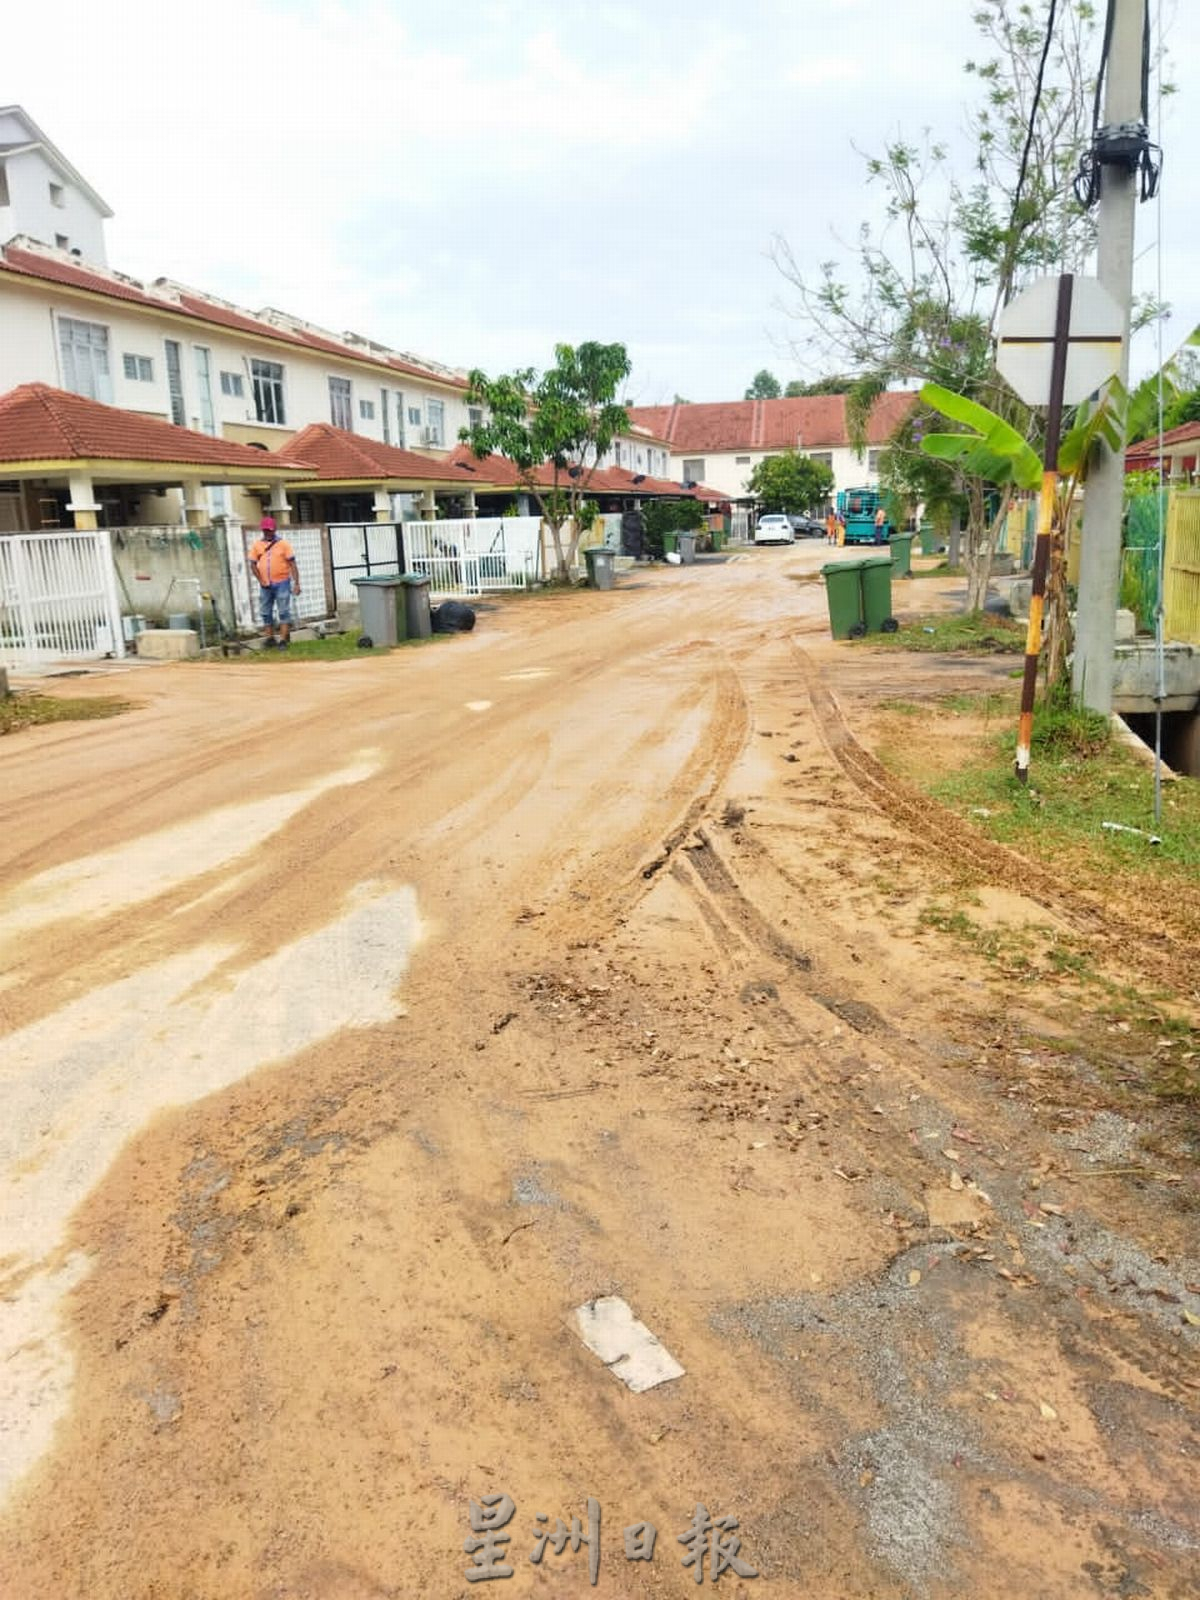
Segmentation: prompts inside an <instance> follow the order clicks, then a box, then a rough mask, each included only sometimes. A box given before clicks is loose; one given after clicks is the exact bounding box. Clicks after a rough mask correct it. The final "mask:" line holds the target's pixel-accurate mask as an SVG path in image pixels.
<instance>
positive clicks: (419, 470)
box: [281, 422, 512, 483]
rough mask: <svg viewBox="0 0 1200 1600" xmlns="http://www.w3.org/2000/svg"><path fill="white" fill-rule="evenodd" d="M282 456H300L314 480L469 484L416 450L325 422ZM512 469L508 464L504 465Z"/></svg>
mask: <svg viewBox="0 0 1200 1600" xmlns="http://www.w3.org/2000/svg"><path fill="white" fill-rule="evenodd" d="M281 454H286V455H289V456H300V457H302V458H303V459H304V460H305V461H310V462H311V463H312V464H313V466H314V467H315V468H316V469H317V476H318V477H319V478H324V479H327V480H332V481H337V482H345V481H347V480H350V479H362V480H365V481H367V482H378V481H380V480H387V479H390V478H410V479H412V478H415V479H417V480H421V481H424V480H428V481H429V482H430V483H460V482H469V480H468V479H467V477H466V474H464V473H462V472H460V471H457V470H456V469H455V468H454V467H453V466H452V465H451V464H450V462H448V461H445V460H435V459H434V458H433V457H432V456H423V455H418V453H417V452H416V451H415V450H400V449H397V447H396V446H395V445H391V444H383V443H381V442H380V441H379V440H378V439H368V438H365V437H364V436H363V435H362V434H360V433H347V432H346V431H345V429H343V428H335V427H333V425H332V424H331V423H328V422H313V423H310V424H309V426H308V427H307V428H302V429H301V430H300V432H299V433H298V434H297V435H296V436H295V438H294V439H292V440H290V441H289V442H288V444H287V445H286V446H285V447H284V449H283V451H282V452H281ZM504 464H505V466H511V465H512V463H511V462H505V463H504Z"/></svg>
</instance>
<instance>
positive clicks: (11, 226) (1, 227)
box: [0, 117, 105, 266]
mask: <svg viewBox="0 0 1200 1600" xmlns="http://www.w3.org/2000/svg"><path fill="white" fill-rule="evenodd" d="M6 121H7V122H8V123H10V124H11V125H12V126H10V127H9V128H8V129H7V130H6V128H5V127H4V123H5V122H6ZM28 137H29V135H28V133H27V132H25V131H24V130H23V129H19V127H18V125H17V124H16V119H15V118H11V117H9V118H0V144H7V143H11V142H13V141H16V140H24V139H27V138H28ZM4 169H5V173H6V176H7V178H8V205H7V206H0V244H2V243H5V242H6V241H7V240H9V239H11V238H13V237H14V236H15V235H16V234H19V233H27V234H29V235H30V236H31V237H32V238H34V239H40V240H41V241H42V243H43V244H48V245H54V244H56V243H57V241H58V238H59V236H62V237H64V238H65V239H66V240H67V244H66V246H65V248H66V249H68V250H78V251H80V252H81V253H82V255H83V256H84V258H85V260H88V261H94V262H97V263H99V264H100V265H101V266H103V265H104V262H105V253H104V219H103V218H102V217H101V216H100V213H99V212H98V211H97V210H96V208H95V206H94V205H93V204H92V202H91V201H90V200H89V199H88V198H87V197H86V196H85V195H83V194H81V193H80V192H79V190H78V189H76V188H75V186H74V185H73V184H71V183H69V182H68V181H67V179H66V178H65V177H64V176H63V175H62V173H60V171H59V169H58V168H57V167H55V166H52V165H51V163H50V162H49V161H47V159H46V157H45V156H44V155H43V153H42V152H41V151H40V150H25V151H22V152H21V153H20V154H17V155H10V156H6V157H4ZM52 183H53V184H55V185H57V186H58V188H59V189H61V191H62V204H61V205H55V204H54V202H53V201H52V200H51V198H50V185H51V184H52Z"/></svg>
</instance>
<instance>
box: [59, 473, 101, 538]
mask: <svg viewBox="0 0 1200 1600" xmlns="http://www.w3.org/2000/svg"><path fill="white" fill-rule="evenodd" d="M68 482H69V484H70V488H71V498H70V500H68V501H67V510H68V511H69V512H70V513H71V515H72V516H73V517H74V518H75V526H76V527H77V528H83V529H89V530H90V529H92V528H96V527H99V523H98V522H97V521H96V514H97V512H98V511H99V510H100V507H99V506H98V505H97V504H96V491H95V489H94V488H93V487H92V475H91V473H90V472H72V473H71V475H70V477H69V479H68Z"/></svg>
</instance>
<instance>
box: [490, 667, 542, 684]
mask: <svg viewBox="0 0 1200 1600" xmlns="http://www.w3.org/2000/svg"><path fill="white" fill-rule="evenodd" d="M553 675H554V674H553V673H552V672H551V670H550V668H549V667H524V668H522V670H521V671H520V672H506V673H504V674H503V675H502V676H501V677H500V678H499V679H498V680H497V681H498V682H499V683H533V682H534V681H535V680H536V679H538V678H550V677H553Z"/></svg>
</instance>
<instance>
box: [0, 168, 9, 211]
mask: <svg viewBox="0 0 1200 1600" xmlns="http://www.w3.org/2000/svg"><path fill="white" fill-rule="evenodd" d="M8 203H9V201H8V168H7V167H6V166H5V165H4V163H3V161H0V206H6V205H8Z"/></svg>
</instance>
